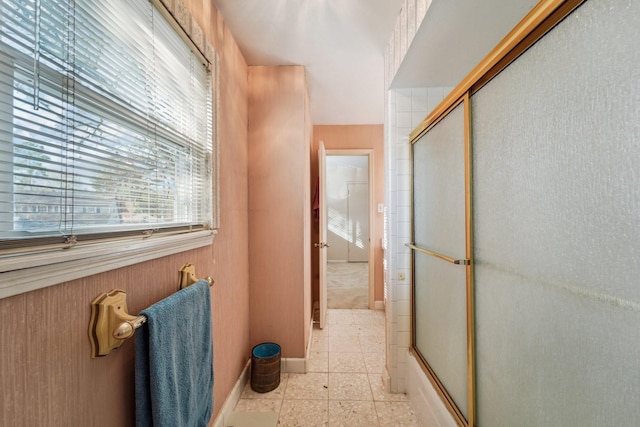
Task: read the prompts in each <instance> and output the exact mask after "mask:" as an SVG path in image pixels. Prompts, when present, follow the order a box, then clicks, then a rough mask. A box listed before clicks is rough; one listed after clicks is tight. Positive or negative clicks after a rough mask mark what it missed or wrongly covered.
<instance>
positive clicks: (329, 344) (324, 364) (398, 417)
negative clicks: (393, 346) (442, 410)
mask: <svg viewBox="0 0 640 427" xmlns="http://www.w3.org/2000/svg"><path fill="white" fill-rule="evenodd" d="M384 319H385V318H384V312H383V311H378V310H343V309H330V310H328V313H327V326H326V328H325V329H323V330H320V329H318V328H317V327H315V328H314V330H313V336H312V347H311V354H310V355H309V368H308V373H306V374H287V373H283V374H282V375H281V380H280V386H279V387H278V388H277V389H275V390H273V391H271V392H269V393H264V394H260V393H256V392H254V391H253V390H251V387H250V385H249V383H247V385H246V386H245V389H244V391H243V393H242V396H241V398H240V400H239V401H238V403H237V404H236V408H235V411H236V412H275V413H277V414H278V426H279V427H284V426H299V427H307V426H349V427H353V426H363V427H364V426H366V427H370V426H380V427H391V426H393V427H398V426H406V427H409V426H418V422H417V420H416V417H415V415H414V411H413V408H412V406H411V403H410V402H409V399H408V398H407V396H406V395H404V394H391V393H388V392H386V391H385V388H384V385H383V382H382V373H383V372H384V363H385V352H384V343H385V338H384V336H385V332H384Z"/></svg>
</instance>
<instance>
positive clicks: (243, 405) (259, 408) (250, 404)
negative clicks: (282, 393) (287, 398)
mask: <svg viewBox="0 0 640 427" xmlns="http://www.w3.org/2000/svg"><path fill="white" fill-rule="evenodd" d="M281 406H282V400H280V399H239V400H238V403H236V407H235V409H234V411H235V412H276V413H279V412H280V407H281Z"/></svg>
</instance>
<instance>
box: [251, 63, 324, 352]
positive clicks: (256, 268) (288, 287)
mask: <svg viewBox="0 0 640 427" xmlns="http://www.w3.org/2000/svg"><path fill="white" fill-rule="evenodd" d="M307 120H308V100H307V88H306V78H305V71H304V68H303V67H301V66H281V67H261V66H260V67H259V66H256V67H249V260H250V267H249V268H250V309H251V322H250V325H251V328H250V329H251V343H252V344H258V343H260V342H265V341H273V342H276V343H278V344H280V346H281V347H282V356H283V357H294V358H298V357H304V356H305V345H306V341H305V337H307V336H308V329H309V322H310V320H311V319H310V317H306V316H310V310H307V307H306V306H308V305H309V304H310V302H308V301H305V298H309V296H310V280H309V279H310V264H309V256H310V255H309V245H310V230H309V218H310V215H311V206H310V205H311V201H310V196H309V193H310V190H309V187H308V185H306V183H307V182H309V156H310V151H309V150H310V140H309V136H310V129H308V128H307V126H308V125H305V123H307Z"/></svg>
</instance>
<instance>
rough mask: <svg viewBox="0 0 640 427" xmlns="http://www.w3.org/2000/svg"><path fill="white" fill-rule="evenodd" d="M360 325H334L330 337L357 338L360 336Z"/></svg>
mask: <svg viewBox="0 0 640 427" xmlns="http://www.w3.org/2000/svg"><path fill="white" fill-rule="evenodd" d="M360 328H361V327H360V326H359V325H333V327H332V328H331V332H330V333H329V336H330V337H345V336H346V337H355V336H358V335H359V332H360Z"/></svg>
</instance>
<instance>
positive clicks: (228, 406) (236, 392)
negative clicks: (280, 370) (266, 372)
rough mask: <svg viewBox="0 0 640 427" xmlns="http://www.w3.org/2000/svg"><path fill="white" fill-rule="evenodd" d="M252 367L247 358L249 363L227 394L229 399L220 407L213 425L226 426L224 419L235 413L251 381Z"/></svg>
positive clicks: (216, 426)
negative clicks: (243, 392)
mask: <svg viewBox="0 0 640 427" xmlns="http://www.w3.org/2000/svg"><path fill="white" fill-rule="evenodd" d="M250 369H251V359H249V360H247V364H246V365H245V367H244V369H243V370H242V373H241V374H240V377H238V381H236V383H235V385H234V386H233V388H232V389H231V393H229V396H227V400H225V401H224V405H222V408H221V409H220V412H219V413H218V416H217V417H216V418H215V420H214V421H213V426H212V427H224V426H225V422H224V420H225V419H227V418H229V416H230V415H231V414H232V413H233V410H234V408H235V407H236V403H238V400H240V396H242V391H243V390H244V386H245V385H246V384H247V382H248V381H249V375H250V372H251V371H250Z"/></svg>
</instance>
